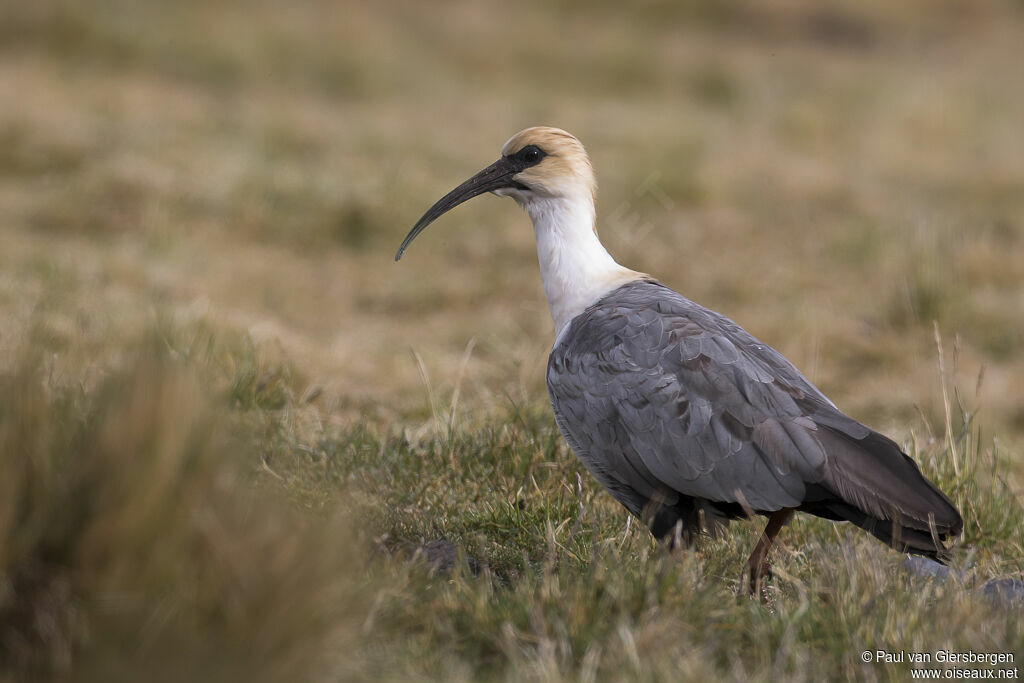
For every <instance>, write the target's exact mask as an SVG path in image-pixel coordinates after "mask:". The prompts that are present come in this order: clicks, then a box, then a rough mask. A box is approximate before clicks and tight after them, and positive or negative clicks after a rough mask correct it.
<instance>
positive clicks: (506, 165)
mask: <svg viewBox="0 0 1024 683" xmlns="http://www.w3.org/2000/svg"><path fill="white" fill-rule="evenodd" d="M518 170H521V169H517V168H515V167H514V165H513V164H512V163H510V162H509V160H508V159H506V158H505V157H502V158H501V159H498V160H497V161H495V162H494V163H493V164H491V165H490V166H488V167H487V168H485V169H484V170H482V171H480V172H479V173H477V174H476V175H475V176H473V177H472V178H470V179H469V180H467V181H466V182H464V183H462V184H461V185H459V186H458V187H456V188H455V189H454V190H452V191H451V192H449V193H448V194H446V195H445V196H443V197H441V198H440V199H439V200H437V203H436V204H434V205H433V206H432V207H430V208H429V209H427V212H426V213H425V214H423V217H422V218H420V219H419V220H418V221H416V225H414V226H412V230H410V231H409V234H408V235H406V236H405V239H404V240H402V246H400V247H398V253H397V254H395V260H396V261H397V260H398V259H400V258H402V254H404V253H405V250H406V248H407V247H408V246H409V244H410V243H411V242H412V241H413V240H414V239H416V235H419V234H420V233H421V232H423V230H424V229H425V228H426V227H427V226H428V225H430V224H431V223H433V222H434V221H435V220H437V219H438V218H439V217H440V216H441V214H443V213H445V212H447V211H450V210H452V209H454V208H455V207H456V206H458V205H459V204H461V203H462V202H464V201H466V200H467V199H472V198H473V197H476V196H477V195H480V194H483V193H484V192H492V191H494V190H500V189H501V188H503V187H514V186H515V185H516V183H515V181H514V180H512V176H513V175H515V174H516V172H517V171H518Z"/></svg>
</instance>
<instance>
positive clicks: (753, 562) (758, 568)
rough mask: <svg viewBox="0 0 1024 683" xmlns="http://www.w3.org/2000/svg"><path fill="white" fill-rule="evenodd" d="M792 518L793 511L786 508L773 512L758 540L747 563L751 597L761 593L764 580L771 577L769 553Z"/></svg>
mask: <svg viewBox="0 0 1024 683" xmlns="http://www.w3.org/2000/svg"><path fill="white" fill-rule="evenodd" d="M792 516H793V510H791V509H789V508H785V509H782V510H779V511H777V512H773V513H772V514H771V515H770V516H769V517H768V525H767V526H766V527H765V528H764V533H763V534H761V538H760V539H758V541H757V545H756V546H754V552H752V553H751V554H750V560H748V561H747V569H748V570H749V572H750V594H751V595H756V594H757V593H759V592H760V591H761V588H762V585H761V582H762V579H763V578H764V577H765V576H767V575H771V572H772V567H771V564H769V562H768V551H769V550H771V547H772V542H773V541H774V540H775V537H776V536H778V535H779V532H780V531H782V527H783V526H785V524H786V522H788V521H789V518H790V517H792Z"/></svg>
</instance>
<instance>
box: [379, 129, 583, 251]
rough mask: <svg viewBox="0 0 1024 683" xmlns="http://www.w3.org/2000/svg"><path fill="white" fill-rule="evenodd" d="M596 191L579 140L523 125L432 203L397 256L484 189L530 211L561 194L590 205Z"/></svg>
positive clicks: (556, 131) (407, 237) (560, 196)
mask: <svg viewBox="0 0 1024 683" xmlns="http://www.w3.org/2000/svg"><path fill="white" fill-rule="evenodd" d="M596 189H597V183H596V181H595V180H594V169H593V168H592V167H591V165H590V158H589V157H588V156H587V152H586V150H585V149H583V145H582V144H580V141H579V140H577V139H576V138H575V137H573V136H572V135H570V134H569V133H566V132H565V131H564V130H561V129H559V128H550V127H547V126H535V127H533V128H527V129H526V130H522V131H519V132H518V133H516V134H515V135H513V136H512V137H511V138H510V139H509V141H508V142H506V143H505V146H504V147H502V148H501V158H499V159H498V160H497V161H495V162H494V163H493V164H491V165H490V166H488V167H487V168H485V169H483V170H482V171H480V172H479V173H477V174H476V175H474V176H473V177H472V178H470V179H469V180H467V181H466V182H464V183H462V184H461V185H459V186H458V187H456V188H455V189H454V190H452V191H451V192H449V193H448V194H446V195H445V196H444V197H442V198H441V199H439V200H438V201H437V203H435V204H434V205H433V206H432V207H430V208H429V209H428V210H427V212H426V213H425V214H423V217H422V218H420V219H419V220H418V221H417V222H416V225H414V226H413V228H412V230H410V231H409V234H408V235H406V237H405V239H404V240H402V246H400V247H399V248H398V253H397V254H395V260H396V261H397V260H398V259H400V258H402V254H403V253H405V250H406V248H407V247H408V246H409V244H410V243H411V242H412V241H413V240H414V239H415V238H416V236H417V235H419V234H420V233H421V232H423V230H424V229H425V228H426V227H427V226H428V225H430V224H431V223H433V222H434V221H435V220H437V218H439V217H440V216H441V215H442V214H444V213H446V212H448V211H450V210H451V209H453V208H455V207H456V206H458V205H459V204H461V203H463V202H464V201H466V200H467V199H472V198H473V197H476V196H477V195H480V194H483V193H485V192H493V193H494V194H496V195H498V196H500V197H512V198H513V199H515V200H516V202H518V203H519V205H520V206H523V207H526V208H527V209H529V208H530V206H531V205H532V204H534V203H536V202H539V201H543V200H550V199H559V198H562V199H569V200H573V201H580V200H582V201H587V202H590V203H591V205H593V201H594V193H595V192H596Z"/></svg>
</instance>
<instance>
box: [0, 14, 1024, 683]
mask: <svg viewBox="0 0 1024 683" xmlns="http://www.w3.org/2000/svg"><path fill="white" fill-rule="evenodd" d="M1022 46H1024V5H1021V3H1020V2H1009V1H1007V2H995V1H985V2H967V1H962V2H960V1H955V0H949V1H944V2H940V3H911V4H909V5H908V4H901V5H898V6H891V3H882V2H874V1H871V2H839V3H829V4H821V3H814V2H803V1H799V0H787V1H786V2H779V3H771V4H766V3H755V2H752V1H749V0H748V1H739V2H734V3H717V2H703V1H701V0H690V1H688V2H683V3H669V2H659V1H655V0H648V1H645V2H641V3H636V4H634V5H631V6H629V7H628V8H625V7H623V6H621V5H620V4H619V3H581V2H574V1H572V0H566V1H565V2H560V3H546V4H545V3H519V4H517V5H514V6H510V5H507V4H501V3H496V2H490V1H488V2H483V3H480V2H474V3H471V2H462V1H458V0H456V1H453V2H446V3H442V4H440V5H438V4H436V3H408V2H397V1H395V2H378V3H362V4H357V3H355V2H342V3H332V2H326V1H325V0H301V1H300V2H290V3H286V2H276V1H272V0H253V1H250V2H242V1H241V0H220V1H217V2H192V1H186V2H176V3H160V2H155V1H154V2H138V1H135V2H129V1H127V0H124V1H112V0H111V1H105V0H95V1H93V2H79V3H76V2H70V1H62V0H43V1H41V2H35V3H22V4H11V5H8V6H4V7H0V102H3V106H2V107H0V244H2V248H0V373H2V375H3V377H4V384H3V386H4V388H5V391H4V395H3V397H2V398H0V401H2V403H0V406H2V407H0V439H3V440H5V443H6V445H7V447H6V448H4V450H3V455H0V457H2V458H4V459H5V469H6V470H7V471H10V472H12V473H14V474H12V475H11V476H8V477H5V480H6V481H5V484H3V486H5V487H6V489H7V495H6V497H5V499H6V500H7V501H8V502H7V503H6V507H3V506H0V664H2V665H3V667H2V668H0V677H2V676H4V675H9V676H11V677H12V680H13V679H17V678H19V677H23V675H24V672H26V671H32V672H38V671H54V670H55V671H57V672H67V671H70V672H75V673H77V674H78V675H80V676H81V677H83V678H88V677H95V678H104V679H109V677H111V676H121V677H125V678H137V677H138V676H139V675H140V671H142V670H144V669H145V670H147V671H150V670H152V671H175V669H174V668H173V667H172V668H166V667H168V666H171V664H174V665H177V666H182V667H185V668H184V669H181V670H180V671H179V673H180V672H183V671H185V670H187V672H188V673H189V675H190V676H192V677H197V678H202V677H204V676H205V677H208V678H210V679H217V678H222V677H223V676H225V675H228V674H230V675H241V672H244V673H245V674H246V675H249V674H252V673H253V671H254V670H255V671H256V672H258V673H260V674H261V675H264V676H266V677H267V678H274V679H280V678H284V679H291V680H294V679H296V678H308V679H316V680H319V679H321V678H334V679H336V678H355V679H359V678H367V677H385V678H401V679H405V678H418V677H426V678H444V679H453V678H454V679H460V678H461V679H467V680H474V679H479V678H515V679H519V678H528V679H541V680H560V679H566V678H568V679H577V678H578V679H581V680H593V679H595V678H599V679H601V680H605V679H619V678H621V679H637V678H638V679H653V680H661V679H665V680H677V679H679V678H683V679H687V678H704V677H706V676H711V677H715V678H734V679H743V680H749V679H755V680H757V679H763V680H768V679H783V680H806V679H810V680H819V679H823V678H835V677H856V678H863V679H868V680H872V679H883V680H890V679H893V680H902V679H904V678H906V676H907V675H908V669H909V665H906V664H904V665H900V664H895V663H894V664H884V663H868V664H865V663H863V662H862V661H861V660H860V653H861V652H862V651H863V650H870V651H875V650H880V649H881V650H887V651H897V650H906V651H934V650H936V649H938V648H941V647H946V648H948V649H952V650H958V651H963V650H967V649H973V650H975V651H1008V652H1014V653H1017V654H1022V653H1024V647H1022V645H1024V641H1022V639H1021V635H1020V634H1021V632H1022V629H1021V622H1020V616H1019V611H1013V610H1010V611H1005V610H1001V609H994V608H992V607H991V605H990V604H989V603H987V602H985V601H984V600H979V599H978V598H977V596H976V593H975V589H976V587H977V586H980V585H981V584H982V583H984V582H985V581H988V580H991V579H995V578H1001V577H1008V576H1016V575H1020V573H1021V571H1022V569H1024V566H1022V565H1024V560H1022V559H1021V556H1022V553H1021V546H1022V545H1024V537H1022V535H1021V534H1022V532H1021V530H1020V529H1021V526H1020V523H1021V521H1022V519H1024V513H1022V512H1021V504H1020V495H1021V487H1022V482H1024V478H1022V477H1024V461H1022V453H1024V407H1022V406H1024V404H1022V403H1021V401H1020V396H1021V395H1022V392H1024V136H1022V135H1021V134H1020V114H1021V112H1022V111H1024V81H1022V80H1021V79H1020V77H1019V71H1020V67H1019V64H1020V63H1021V61H1022V57H1024V47H1022ZM537 124H545V125H556V126H560V127H563V128H565V129H567V130H569V131H571V132H573V133H574V134H576V135H577V136H578V137H579V138H580V139H581V140H582V141H583V143H584V144H585V145H586V146H587V148H588V150H589V151H590V154H591V156H592V159H593V161H594V164H595V167H596V170H597V176H598V181H599V183H600V191H599V206H598V227H599V230H600V234H601V236H602V238H603V239H604V241H605V243H606V244H607V246H608V247H609V249H610V251H611V252H612V253H613V254H614V255H615V256H616V257H617V258H618V259H619V261H620V262H622V263H624V264H625V265H628V266H629V267H632V268H635V269H638V270H642V271H645V272H648V273H651V274H652V275H654V276H656V277H658V278H659V279H661V280H662V281H663V282H665V283H666V284H668V285H670V286H672V287H673V288H675V289H677V290H678V291H680V292H682V293H683V294H685V295H686V296H688V297H689V298H691V299H694V300H696V301H698V302H700V303H702V304H705V305H707V306H709V307H711V308H714V309H716V310H719V311H721V312H723V313H725V314H726V315H728V316H729V317H731V318H733V319H734V320H736V321H737V322H739V323H740V324H741V325H743V326H744V327H746V328H747V329H748V330H749V331H751V332H752V333H753V334H755V335H756V336H757V337H759V338H760V339H762V340H763V341H765V342H766V343H769V344H771V345H772V346H775V347H776V348H778V349H779V350H780V351H782V352H783V353H784V354H785V355H786V356H787V357H789V358H790V359H791V360H793V361H794V363H795V364H796V365H797V366H798V367H800V368H801V369H802V370H803V371H804V372H805V373H806V374H807V375H808V377H809V378H811V380H812V381H814V382H815V383H816V384H817V385H818V386H819V387H821V388H822V390H823V391H824V392H825V393H826V394H828V395H829V396H830V397H831V398H832V399H833V400H834V401H835V402H836V403H837V404H838V405H839V406H840V407H841V408H843V409H844V410H845V411H846V412H848V413H849V414H851V415H853V416H854V417H857V418H858V419H861V420H863V421H865V422H867V423H868V424H870V425H871V426H873V427H875V428H877V429H879V430H881V431H883V432H885V433H887V434H889V435H890V436H892V437H893V438H895V439H896V440H897V441H899V442H901V443H903V444H904V445H905V446H906V447H907V449H908V452H910V453H911V454H912V455H913V456H914V457H915V458H916V459H917V460H918V461H919V462H920V463H921V466H922V469H923V470H924V471H925V472H926V473H927V474H928V475H929V476H930V477H932V478H934V479H936V480H937V481H939V482H940V483H941V485H942V486H943V488H944V490H946V491H948V492H950V494H951V496H952V497H953V499H954V500H955V502H956V503H957V504H958V506H959V507H960V509H961V510H962V511H963V513H964V517H965V521H966V531H965V535H964V538H963V541H962V543H961V546H960V550H959V551H958V554H957V556H956V561H955V563H954V564H955V566H956V568H957V569H958V571H963V572H965V575H966V577H967V578H966V579H965V580H964V581H958V582H954V583H946V584H941V585H940V584H938V583H937V582H928V581H925V580H922V579H919V578H917V577H914V576H912V575H908V574H907V573H906V572H905V571H904V570H903V569H902V566H901V559H900V557H899V556H898V555H896V554H895V553H891V552H888V551H886V550H885V549H884V548H882V547H879V546H878V545H877V544H875V543H874V542H873V541H871V540H870V539H865V538H862V536H863V534H859V533H857V532H855V531H854V530H850V529H847V528H845V527H844V526H839V527H836V526H833V525H830V524H827V523H824V522H819V521H813V520H806V519H798V520H797V521H796V522H795V523H794V524H793V525H791V527H790V528H788V529H787V530H786V531H784V532H783V535H782V537H781V543H780V548H779V552H778V556H777V557H776V563H775V564H776V567H777V568H778V571H777V572H776V578H775V581H774V583H773V588H772V590H773V604H772V605H771V606H770V607H768V608H765V607H763V606H762V605H760V604H759V603H756V601H755V602H751V601H748V600H746V599H745V598H743V597H741V596H740V595H738V587H739V586H740V585H741V582H740V576H739V571H740V567H741V565H742V562H743V559H744V557H745V555H746V554H747V553H748V552H749V549H750V547H751V546H752V545H753V542H754V540H755V538H756V530H755V527H754V526H753V525H751V524H747V523H739V524H734V525H733V526H732V527H731V530H730V532H729V534H727V535H726V536H724V537H722V538H716V539H705V540H704V541H703V542H702V543H701V544H699V546H698V547H697V548H696V549H695V550H694V551H690V552H686V553H682V554H681V555H678V556H672V557H668V556H667V555H666V554H665V553H664V551H662V550H661V549H659V548H658V547H657V546H655V545H654V544H653V543H652V542H651V540H650V539H649V537H648V535H646V533H645V532H644V531H643V530H642V529H639V528H638V527H637V525H635V524H631V523H629V522H628V520H627V517H626V515H625V513H624V511H623V510H622V509H621V508H620V507H618V506H617V504H615V503H614V501H613V500H612V499H611V498H610V497H609V496H607V495H606V494H605V493H604V492H602V491H601V490H600V489H599V487H598V486H597V485H596V484H595V483H593V482H592V481H591V480H590V478H589V477H588V476H587V474H586V472H585V471H583V470H582V469H581V468H580V467H579V465H578V464H577V463H576V462H575V459H574V458H573V456H572V454H571V453H570V452H569V451H568V450H567V448H566V447H565V445H564V444H563V442H562V441H561V439H560V438H559V436H558V435H557V433H556V431H555V429H554V425H553V420H552V418H551V415H550V409H549V408H548V407H547V403H546V401H547V398H546V395H545V391H544V385H543V368H544V364H545V362H546V356H547V351H548V349H549V348H550V345H551V342H552V329H551V321H550V317H549V315H548V312H547V309H546V305H545V302H544V298H543V292H542V289H541V286H540V279H539V276H538V273H537V266H536V254H535V251H534V244H533V234H532V231H531V230H530V226H529V222H528V220H527V218H526V216H525V215H523V214H522V213H521V212H520V211H519V210H518V209H517V208H516V207H515V205H514V204H513V203H512V202H509V201H507V200H500V199H497V198H493V197H485V198H479V199H476V200H474V201H473V202H470V203H468V204H466V205H464V206H462V207H459V209H458V210H457V211H455V212H453V213H451V214H449V215H446V216H445V217H444V218H443V219H442V220H440V221H438V222H437V223H436V224H435V225H433V226H431V227H430V228H429V229H428V230H427V231H426V232H425V233H424V234H423V235H422V236H421V237H420V238H418V239H417V241H416V242H415V243H414V244H413V245H412V247H411V248H410V250H409V252H408V253H407V255H406V256H405V257H404V258H403V260H402V261H401V263H399V264H395V263H394V262H393V255H394V251H395V249H396V248H397V246H398V243H399V242H400V240H401V238H402V237H403V236H404V234H405V233H406V231H407V230H408V229H409V228H410V227H411V226H412V224H413V223H414V222H415V220H416V219H417V218H418V217H419V216H420V214H421V213H422V212H423V211H424V210H425V209H426V208H427V207H429V206H430V204H431V203H433V201H434V200H436V199H437V198H438V197H440V196H441V195H442V194H443V193H444V192H446V191H448V190H449V189H451V188H452V187H454V186H455V185H456V184H457V183H459V182H461V181H462V180H463V179H465V178H467V177H468V176H469V175H471V174H472V173H474V172H475V171H477V170H479V169H480V168H482V167H484V166H486V165H487V164H489V163H491V162H492V161H493V160H494V159H495V158H496V157H497V155H498V153H499V150H500V148H501V145H502V143H503V142H504V141H505V139H507V138H508V137H509V136H510V135H511V134H513V133H514V132H516V131H517V130H519V129H521V128H524V127H526V126H529V125H537ZM147 435H148V436H147ZM44 437H45V438H44ZM97 482H109V485H104V486H101V485H99V484H97ZM16 501H21V502H20V503H18V502H16ZM428 544H433V545H430V546H429V547H430V548H432V549H434V550H435V551H436V550H437V549H438V548H443V549H444V550H443V551H441V552H439V553H438V552H433V551H432V552H433V554H431V555H430V558H429V559H432V560H436V559H437V557H439V556H440V557H441V558H442V560H443V561H441V562H440V563H439V562H437V561H433V562H427V563H424V562H419V561H417V560H416V559H415V558H416V557H418V556H421V555H424V552H423V547H424V546H427V545H428ZM183 558H184V559H183ZM431 566H433V569H431ZM196 633H202V634H204V635H205V636H206V637H205V638H197V637H196V636H195V634H196ZM298 634H302V637H299V635H298ZM254 649H256V650H258V651H259V652H260V653H261V655H260V656H259V657H255V658H254V657H253V656H252V654H251V653H252V651H253V650H254ZM183 653H184V654H183ZM338 653H346V654H345V656H341V655H339V654H338ZM183 662H187V666H186V664H183ZM247 667H248V668H247ZM8 671H9V672H10V673H9V674H8V673H6V672H8ZM165 675H166V674H165ZM172 677H173V676H172Z"/></svg>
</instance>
